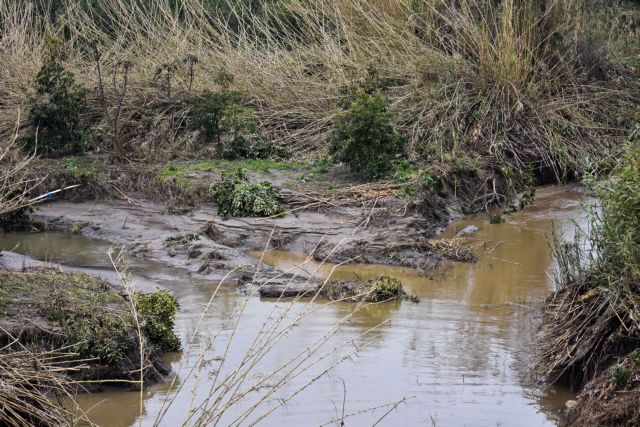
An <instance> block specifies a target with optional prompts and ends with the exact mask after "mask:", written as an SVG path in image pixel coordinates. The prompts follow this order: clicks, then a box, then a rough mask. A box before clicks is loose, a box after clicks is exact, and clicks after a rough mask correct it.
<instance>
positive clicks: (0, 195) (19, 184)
mask: <svg viewBox="0 0 640 427" xmlns="http://www.w3.org/2000/svg"><path fill="white" fill-rule="evenodd" d="M17 121H18V123H19V122H20V114H18V119H17ZM17 126H18V125H16V127H17ZM14 131H15V128H14ZM16 140H17V134H15V135H14V137H13V138H11V139H10V140H9V142H8V143H6V144H5V145H0V215H4V214H8V213H11V212H14V211H17V210H19V209H21V208H24V207H25V206H28V205H29V204H31V201H30V198H29V192H30V190H31V189H32V188H33V187H34V186H35V184H37V180H34V179H33V178H29V177H28V175H27V168H28V166H29V164H30V162H31V161H32V159H33V157H32V156H29V155H25V154H23V153H22V152H21V150H20V148H19V146H18V144H17V143H16Z"/></svg>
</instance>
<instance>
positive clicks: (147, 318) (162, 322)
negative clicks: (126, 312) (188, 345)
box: [134, 290, 181, 351]
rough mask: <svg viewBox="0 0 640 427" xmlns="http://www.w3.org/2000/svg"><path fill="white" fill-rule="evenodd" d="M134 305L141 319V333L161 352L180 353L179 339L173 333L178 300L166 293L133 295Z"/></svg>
mask: <svg viewBox="0 0 640 427" xmlns="http://www.w3.org/2000/svg"><path fill="white" fill-rule="evenodd" d="M134 303H135V306H136V309H137V311H138V314H139V315H140V317H141V319H142V324H141V327H142V332H143V334H144V336H145V337H147V339H148V340H149V341H150V342H151V344H152V345H153V346H154V347H155V348H157V349H159V350H161V351H180V348H181V345H180V339H179V338H178V337H177V336H176V334H175V333H174V332H173V327H174V324H175V318H176V312H177V311H178V308H179V307H180V304H179V303H178V300H177V298H176V297H175V296H173V295H172V294H171V293H169V292H168V291H165V290H163V291H158V292H154V293H151V294H141V293H138V294H136V295H135V298H134Z"/></svg>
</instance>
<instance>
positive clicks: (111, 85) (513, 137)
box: [0, 0, 635, 177]
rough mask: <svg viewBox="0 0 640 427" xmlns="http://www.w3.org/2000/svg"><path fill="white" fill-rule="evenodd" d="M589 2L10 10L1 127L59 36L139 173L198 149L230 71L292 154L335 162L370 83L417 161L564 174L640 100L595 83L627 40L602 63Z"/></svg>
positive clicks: (611, 135) (607, 80) (97, 116)
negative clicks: (51, 17) (337, 128)
mask: <svg viewBox="0 0 640 427" xmlns="http://www.w3.org/2000/svg"><path fill="white" fill-rule="evenodd" d="M586 1H591V0H545V1H530V0H503V1H498V2H496V1H484V0H483V1H470V0H463V1H460V2H456V3H451V2H445V1H441V0H423V1H406V0H389V1H377V0H356V1H351V0H349V1H347V0H337V1H329V0H320V1H315V2H308V1H306V0H282V1H279V2H268V3H265V5H264V6H263V7H262V8H261V9H260V11H259V12H255V11H250V10H249V9H247V8H246V7H244V6H242V5H243V4H244V3H242V2H229V3H228V7H227V8H228V9H229V10H231V12H230V14H231V17H232V18H234V19H230V16H229V14H227V15H226V16H222V15H220V14H216V13H214V12H212V10H211V9H210V8H207V7H204V6H203V4H202V2H200V1H198V0H186V1H184V2H181V6H180V7H179V9H178V10H176V9H175V8H172V7H170V6H169V2H164V1H158V2H148V3H145V4H146V6H143V5H142V3H140V2H129V1H125V0H98V1H97V2H96V8H98V9H99V10H100V15H99V16H100V18H99V19H98V18H97V15H96V14H91V13H88V12H87V11H86V9H83V8H81V7H80V6H79V5H78V2H71V1H70V2H68V8H67V9H66V11H64V12H62V13H60V14H59V15H58V18H57V20H56V21H55V22H50V21H48V20H46V19H43V18H41V17H39V16H37V15H36V14H35V13H34V10H33V8H32V7H31V6H30V5H29V3H28V2H16V1H11V0H3V1H2V2H0V20H2V22H3V23H5V25H3V28H2V37H1V39H0V46H1V49H0V60H2V63H3V64H5V66H4V67H3V68H2V70H1V71H0V72H1V73H2V75H1V76H0V77H2V79H3V81H4V82H5V83H4V84H3V86H4V87H3V88H2V89H0V90H2V91H3V95H4V96H3V97H4V98H5V99H6V104H5V105H3V106H2V107H1V111H0V123H3V122H4V120H3V118H2V116H4V115H5V114H6V111H7V108H9V107H11V108H15V107H16V106H17V105H21V104H23V103H24V100H25V99H26V97H27V96H28V94H29V92H30V91H31V86H32V84H31V82H32V81H33V77H34V75H35V73H36V71H37V70H38V68H39V65H40V63H41V61H42V58H41V55H42V52H43V46H44V41H43V38H44V34H47V33H48V34H53V35H57V36H59V37H64V38H65V39H66V40H67V43H66V54H67V59H66V64H67V66H68V67H69V68H70V69H71V70H72V71H73V72H74V73H75V74H76V75H77V77H78V78H79V80H80V81H81V82H82V83H84V84H85V85H86V86H87V87H89V88H92V89H93V91H92V96H91V97H90V98H91V99H90V101H91V103H92V105H93V108H92V114H91V117H90V118H89V119H90V121H91V122H92V123H93V125H94V126H96V127H97V128H98V129H101V130H102V131H101V132H98V134H101V135H102V136H103V137H104V140H105V141H104V143H103V144H102V146H103V149H107V150H108V149H109V148H108V145H109V144H110V143H113V141H112V140H113V138H111V139H109V138H107V137H106V135H110V134H113V133H117V134H120V135H121V138H119V139H121V140H122V141H118V142H117V143H118V144H122V145H123V147H120V148H121V149H122V151H123V152H126V153H129V156H130V157H131V159H134V160H135V159H138V160H144V159H148V158H156V157H159V156H160V157H161V156H162V155H166V154H167V153H170V154H171V155H174V154H176V153H178V154H182V155H188V154H189V153H191V152H192V151H193V149H194V148H195V147H197V138H196V135H194V134H193V133H192V132H186V131H185V123H186V121H187V120H188V116H189V109H190V102H189V98H190V96H193V95H194V94H195V95H197V94H198V93H201V92H202V91H205V90H218V89H219V87H218V86H217V84H216V83H215V82H216V76H218V75H219V73H220V70H221V69H222V70H224V71H225V72H228V73H230V74H231V75H233V76H234V83H233V87H234V89H237V90H238V91H240V92H241V93H242V94H243V95H244V96H245V97H246V99H247V101H248V102H249V103H250V104H251V105H252V106H253V107H254V109H255V112H256V115H257V117H258V119H259V124H260V125H261V131H262V133H263V135H264V136H265V137H267V138H268V139H277V140H281V141H284V142H286V143H287V144H288V145H289V146H290V147H291V148H292V149H293V150H294V151H298V152H301V153H312V152H313V153H315V152H317V150H318V149H321V150H322V149H326V148H327V147H326V145H327V144H326V140H327V136H328V134H329V133H330V132H331V130H332V126H333V118H334V116H335V114H336V113H337V112H338V111H339V110H340V106H341V105H342V104H343V103H344V102H345V99H347V98H348V93H349V90H348V88H350V87H353V86H354V84H358V82H361V83H362V82H363V81H365V80H367V81H369V83H367V84H370V83H371V81H372V80H373V81H374V83H373V84H374V85H375V84H378V85H379V86H381V88H382V90H383V92H384V94H385V96H386V97H387V98H388V99H389V100H390V110H391V111H392V113H393V114H394V117H395V119H394V120H395V125H396V127H397V128H398V129H399V130H400V131H401V132H402V133H403V135H404V136H405V137H406V138H407V139H408V141H409V148H408V151H409V153H408V154H409V156H410V157H411V158H414V159H416V158H420V159H427V160H430V161H432V162H438V161H439V162H443V163H446V162H454V163H455V162H456V161H458V162H459V161H460V160H459V159H461V158H470V159H482V161H483V162H484V163H486V164H488V165H489V167H495V168H502V169H503V172H504V173H505V174H509V173H510V172H511V170H512V169H513V170H516V171H523V170H525V169H526V166H527V165H529V164H533V165H534V166H535V167H538V168H545V169H549V170H550V171H551V172H552V173H553V175H554V176H556V177H562V176H564V175H566V174H568V173H572V172H580V171H581V170H582V169H583V168H584V165H585V164H586V163H589V162H590V161H593V159H594V158H600V157H601V156H602V155H603V153H606V152H609V151H610V150H612V149H615V146H616V142H617V137H618V136H619V135H620V134H622V130H623V128H625V127H626V124H627V120H626V118H627V116H628V114H629V113H630V112H632V105H633V102H634V96H635V95H634V92H632V91H631V90H630V89H629V88H628V87H626V85H625V83H624V82H622V80H623V79H617V80H616V82H615V84H614V83H613V82H612V80H613V79H612V78H611V77H610V76H607V75H604V74H602V73H598V72H594V70H596V69H597V68H598V67H601V66H602V64H604V63H605V62H606V61H605V59H607V58H608V57H609V56H610V55H609V51H608V47H609V46H614V45H615V43H616V42H617V41H618V40H622V36H619V37H615V38H614V37H613V36H611V34H612V33H611V32H610V33H608V36H609V38H606V39H605V40H604V42H603V43H602V44H598V45H597V46H598V49H597V50H593V51H590V49H593V46H596V45H595V44H594V45H593V46H592V45H591V44H589V43H585V40H586V39H585V37H587V32H586V31H585V28H592V27H593V26H592V20H594V19H599V18H597V17H596V18H594V17H593V16H592V15H593V14H592V13H590V11H591V8H588V7H586V6H585V5H586V3H585V2H586ZM231 21H233V25H231V23H230V22H231ZM612 22H615V20H613V21H612ZM106 23H108V25H107V24H106ZM624 35H625V37H626V38H627V40H628V39H629V37H628V36H629V34H628V32H627V33H624ZM589 37H591V35H589ZM94 47H97V52H98V55H97V56H96V55H95V53H96V50H94ZM96 57H99V60H96ZM194 59H197V62H195V64H194V62H193V60H194ZM587 59H589V60H588V61H587ZM190 64H192V65H193V64H194V67H193V68H190V67H191V65H190ZM98 66H99V67H100V78H99V77H98V74H97V68H98ZM125 68H126V70H127V71H124V70H125ZM372 70H373V72H372ZM191 71H193V73H191ZM605 74H606V73H605ZM192 76H193V78H192ZM125 78H126V81H127V82H126V84H125ZM99 81H102V86H103V89H104V91H103V90H101V89H99V88H98V87H99V86H100V83H99ZM381 82H383V83H381ZM103 92H104V95H103ZM115 117H118V118H117V119H115ZM114 121H117V122H119V123H114ZM0 126H3V125H2V124H0ZM5 128H6V126H5ZM2 129H3V128H0V130H2ZM113 129H117V130H116V131H114V130H113ZM109 141H111V142H109ZM456 159H458V160H456Z"/></svg>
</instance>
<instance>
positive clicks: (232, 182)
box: [213, 169, 283, 218]
mask: <svg viewBox="0 0 640 427" xmlns="http://www.w3.org/2000/svg"><path fill="white" fill-rule="evenodd" d="M213 193H214V196H215V199H216V202H217V203H218V214H219V215H220V216H223V217H225V218H227V217H239V216H273V215H278V214H281V213H282V212H283V210H282V208H281V207H280V205H279V203H278V199H277V197H278V189H277V188H275V187H273V186H272V185H271V184H270V183H268V182H260V183H250V182H249V179H248V177H247V175H246V174H245V173H244V171H243V170H242V169H237V170H236V171H234V172H230V173H229V172H227V173H223V174H222V178H221V180H220V181H218V182H217V183H216V184H215V187H214V188H213Z"/></svg>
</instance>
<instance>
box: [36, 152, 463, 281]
mask: <svg viewBox="0 0 640 427" xmlns="http://www.w3.org/2000/svg"><path fill="white" fill-rule="evenodd" d="M87 161H88V160H87ZM91 162H92V163H91V166H92V167H93V166H95V164H96V161H95V160H92V161H91ZM188 167H193V166H192V165H191V166H188ZM221 167H222V166H221ZM225 167H226V166H225ZM83 170H84V169H83ZM158 170H162V169H161V168H159V167H157V168H155V169H153V170H152V171H151V172H150V171H149V170H147V171H146V172H144V173H143V172H142V171H133V170H131V169H127V168H122V169H118V171H117V172H116V171H114V170H109V171H105V170H102V171H101V169H98V172H96V173H95V174H92V175H91V179H101V178H98V177H100V176H102V175H104V176H111V177H116V175H117V176H118V177H120V178H121V177H122V176H126V175H130V174H134V175H136V174H137V175H136V176H138V177H139V178H140V179H134V177H131V176H130V177H129V178H127V179H120V178H117V177H116V178H117V180H116V181H114V180H108V179H107V180H106V181H105V180H102V181H101V182H103V186H104V187H108V188H110V190H109V192H108V195H107V193H105V192H102V191H95V192H93V197H91V196H90V194H89V193H88V192H87V191H85V190H82V187H79V188H78V189H72V190H71V192H70V193H63V195H62V196H61V197H62V198H66V199H69V198H70V199H71V200H57V201H55V202H53V203H48V204H45V205H41V206H39V208H38V210H37V212H36V213H35V214H34V215H33V218H34V220H35V222H36V223H37V224H39V226H40V227H41V228H48V229H50V228H62V229H70V230H72V231H73V232H74V233H82V234H84V235H87V236H90V237H95V238H100V239H105V240H108V241H112V242H114V243H116V244H118V245H122V246H124V247H126V248H127V249H128V252H129V254H131V255H133V256H141V257H147V258H149V259H153V260H156V261H160V262H163V263H165V264H167V265H170V266H173V267H176V268H181V269H185V270H186V271H187V272H188V274H197V275H200V276H203V277H206V278H208V279H212V280H221V279H223V278H224V277H226V275H227V274H228V273H229V272H232V273H231V274H230V275H229V276H228V277H227V279H238V280H239V282H240V283H241V284H244V285H246V284H247V283H248V282H252V281H253V278H254V272H255V271H256V270H255V266H256V265H257V264H258V260H256V258H254V257H252V256H249V255H247V253H248V252H250V251H254V250H261V249H265V248H274V249H286V250H288V251H293V252H300V253H311V252H313V253H314V256H315V257H318V258H323V259H324V258H326V256H327V255H328V254H329V252H330V251H331V249H332V248H335V247H338V250H336V251H333V253H332V254H331V257H330V258H329V259H328V260H329V261H331V262H343V261H345V260H347V259H351V258H354V257H353V255H356V252H357V255H359V257H356V258H357V259H354V260H352V261H353V262H360V263H375V264H387V265H402V266H407V267H411V268H418V269H433V268H435V267H436V266H437V265H439V264H440V263H441V262H442V261H443V260H444V259H445V258H446V257H445V256H444V255H443V254H441V253H440V251H439V250H438V248H437V247H435V246H433V245H431V244H430V243H429V241H428V240H427V239H428V238H430V237H433V236H435V235H436V234H437V233H438V232H439V231H440V230H441V229H443V227H444V226H445V225H446V224H447V223H448V222H449V221H450V219H451V218H452V212H451V210H450V209H449V208H448V206H449V205H450V203H449V202H451V201H448V200H447V199H445V198H444V197H440V196H435V195H432V194H430V193H429V192H425V193H424V194H421V195H419V196H418V197H416V198H414V199H413V200H409V199H407V198H404V197H402V196H401V194H400V191H399V190H400V189H399V187H398V186H395V185H392V184H387V183H379V184H362V183H358V182H356V181H354V180H353V178H351V177H349V175H348V174H347V173H346V172H345V169H344V168H342V167H334V168H333V169H332V170H331V171H329V172H327V173H325V174H323V175H322V176H321V177H320V178H318V179H315V180H314V181H313V182H302V181H301V180H300V177H301V176H302V175H303V174H304V172H305V169H304V168H302V169H296V170H292V171H289V170H285V171H283V170H275V169H270V170H267V171H266V172H252V173H250V179H251V180H254V181H256V180H263V181H268V182H271V183H272V184H273V185H276V186H278V187H279V188H280V196H279V197H280V202H281V205H282V207H283V208H284V210H285V212H286V213H285V215H284V216H281V217H277V218H232V219H226V220H225V219H223V218H221V217H219V216H218V215H217V207H216V205H215V203H213V202H212V201H211V197H210V196H209V195H208V194H209V193H208V190H206V191H205V190H204V189H206V188H208V187H209V186H210V185H211V183H212V182H215V180H216V177H217V176H219V173H220V170H221V169H216V168H213V169H210V170H206V171H204V172H202V173H200V172H199V173H185V174H183V175H180V176H179V177H177V178H176V177H172V178H170V179H169V180H172V182H174V183H175V182H176V181H179V182H180V186H181V187H182V188H183V189H184V188H187V189H189V188H191V189H193V192H192V193H191V194H192V196H193V197H192V198H191V201H192V202H193V203H192V204H191V205H189V204H187V205H181V207H180V208H177V207H176V203H175V200H174V198H173V197H174V195H175V194H176V191H175V189H170V188H168V187H166V185H167V182H168V181H167V179H164V180H163V181H158V179H157V176H156V178H153V176H154V175H153V174H154V173H155V174H156V175H157V173H158ZM52 171H53V172H52V174H53V175H55V176H57V177H58V178H57V180H53V181H49V184H48V185H53V186H54V187H55V186H59V187H61V188H62V187H64V186H65V185H68V184H72V183H74V182H75V181H74V180H73V179H71V178H72V177H76V178H77V177H78V176H80V177H82V176H84V175H83V174H81V173H79V172H77V171H75V172H73V173H71V172H69V171H66V170H65V169H64V168H60V167H59V166H56V167H55V168H53V169H52ZM154 171H155V172H154ZM114 174H115V175H114ZM178 178H179V179H178ZM74 179H75V178H74ZM116 182H121V183H122V185H124V183H129V186H128V187H123V186H118V185H117V184H116ZM135 183H138V184H135ZM54 184H55V185H54ZM83 186H85V187H86V186H88V187H90V188H94V187H96V186H97V184H96V182H92V183H90V184H89V183H86V184H83ZM134 187H135V188H134ZM114 188H115V189H116V190H117V191H116V190H114ZM163 191H164V193H163ZM163 194H164V196H162V195H163ZM118 196H119V197H118ZM194 201H195V202H194ZM169 204H171V206H172V207H171V208H169V207H168V205H169ZM453 216H455V214H453ZM184 236H193V238H192V239H181V237H184ZM170 242H171V243H170ZM363 247H366V249H365V250H364V251H363V250H362V249H363ZM330 248H331V249H330ZM445 252H446V251H445ZM281 274H282V272H280V271H277V270H275V269H273V268H271V267H268V266H261V267H260V270H259V277H256V278H259V279H260V280H261V281H263V282H264V281H266V280H268V279H271V280H272V281H274V280H275V281H278V280H279V279H278V280H276V279H275V278H276V277H278V276H279V275H281ZM248 278H251V280H248ZM294 281H296V282H297V283H298V285H300V286H304V282H306V281H303V280H299V279H294ZM286 282H287V283H289V284H291V282H292V281H291V278H288V279H287V280H286ZM308 286H311V285H308Z"/></svg>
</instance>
